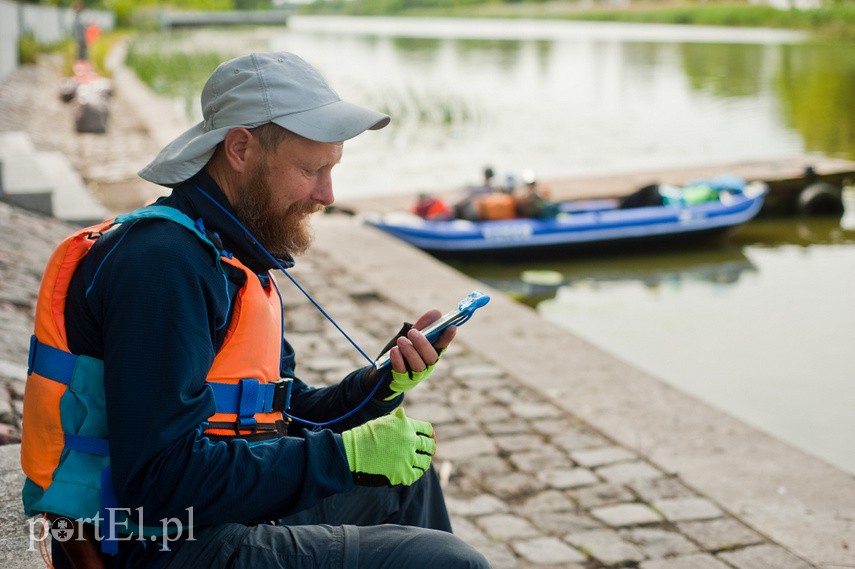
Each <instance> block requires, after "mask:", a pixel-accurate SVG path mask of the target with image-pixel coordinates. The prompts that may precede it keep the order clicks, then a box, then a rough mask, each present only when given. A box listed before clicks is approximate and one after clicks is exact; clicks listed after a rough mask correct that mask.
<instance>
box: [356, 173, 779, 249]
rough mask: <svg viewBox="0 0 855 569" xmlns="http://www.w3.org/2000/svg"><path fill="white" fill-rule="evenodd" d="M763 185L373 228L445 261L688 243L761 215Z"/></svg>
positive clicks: (408, 220) (384, 220) (377, 219)
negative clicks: (687, 199)
mask: <svg viewBox="0 0 855 569" xmlns="http://www.w3.org/2000/svg"><path fill="white" fill-rule="evenodd" d="M766 192H767V187H766V185H765V184H763V183H762V182H752V183H751V184H744V185H742V187H729V188H727V189H724V190H721V191H720V192H718V197H717V199H714V200H710V201H704V202H701V203H695V204H691V205H689V204H685V203H680V200H679V199H676V198H674V197H673V196H672V198H671V199H669V200H665V202H666V203H664V204H662V205H653V206H643V205H642V206H638V207H622V206H621V204H620V202H619V201H618V200H586V201H568V202H560V203H558V204H557V208H556V209H557V215H554V216H552V217H550V218H516V219H505V220H498V221H468V220H462V219H453V220H449V221H429V220H425V219H422V218H420V217H418V216H416V215H413V214H409V213H404V212H390V213H385V214H376V215H373V216H366V218H365V221H366V223H368V224H370V225H372V226H374V227H376V228H378V229H381V230H383V231H385V232H387V233H389V234H391V235H394V236H395V237H397V238H399V239H402V240H403V241H406V242H407V243H410V244H411V245H414V246H415V247H418V248H419V249H423V250H424V251H427V252H429V253H432V254H434V255H436V256H440V257H478V258H483V257H487V256H497V257H507V256H511V255H520V256H522V255H531V254H541V253H542V254H557V253H565V252H574V251H576V252H578V251H583V250H600V249H604V248H618V249H627V250H628V249H631V248H635V247H637V246H650V245H656V244H663V243H667V242H679V243H685V242H688V241H689V240H695V239H699V238H710V237H714V236H718V235H722V234H724V233H727V232H728V231H730V230H732V229H734V228H736V227H737V226H739V225H741V224H743V223H745V222H747V221H749V220H750V219H752V218H753V217H754V216H756V215H757V213H758V212H759V211H760V208H761V207H762V206H763V200H764V198H765V196H766Z"/></svg>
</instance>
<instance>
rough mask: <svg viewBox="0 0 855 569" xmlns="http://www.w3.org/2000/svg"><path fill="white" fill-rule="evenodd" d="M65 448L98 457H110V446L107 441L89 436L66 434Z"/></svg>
mask: <svg viewBox="0 0 855 569" xmlns="http://www.w3.org/2000/svg"><path fill="white" fill-rule="evenodd" d="M65 448H67V449H71V450H76V451H78V452H85V453H86V454H94V455H96V456H110V445H109V444H108V443H107V439H101V438H98V437H90V436H87V435H74V434H72V433H65Z"/></svg>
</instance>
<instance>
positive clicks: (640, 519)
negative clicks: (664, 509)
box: [591, 504, 662, 528]
mask: <svg viewBox="0 0 855 569" xmlns="http://www.w3.org/2000/svg"><path fill="white" fill-rule="evenodd" d="M591 515H592V516H594V517H595V518H597V519H598V520H600V521H602V522H603V523H605V524H606V525H609V526H611V527H615V528H618V527H627V526H638V525H643V524H653V523H658V522H661V521H662V517H661V516H660V515H659V514H658V513H656V512H655V511H654V510H652V509H651V508H650V507H649V506H647V505H645V504H617V505H615V506H603V507H602V508H594V509H593V510H591Z"/></svg>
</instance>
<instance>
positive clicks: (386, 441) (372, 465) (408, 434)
mask: <svg viewBox="0 0 855 569" xmlns="http://www.w3.org/2000/svg"><path fill="white" fill-rule="evenodd" d="M341 438H342V440H343V441H344V452H345V454H347V464H348V466H349V467H350V471H351V472H352V473H353V481H354V482H356V483H357V484H359V485H362V486H388V485H393V486H394V485H397V484H403V485H404V486H409V485H410V484H412V483H413V482H415V481H416V480H418V479H419V478H420V477H421V476H422V474H424V473H425V471H426V470H427V469H428V467H429V466H430V462H431V458H432V457H433V453H434V452H436V441H434V439H433V426H432V425H431V424H430V423H426V422H424V421H417V420H416V419H410V418H409V417H407V416H406V415H405V414H404V409H403V408H402V407H398V408H397V409H395V411H394V412H393V413H392V414H391V415H384V416H383V417H379V418H377V419H374V420H372V421H368V422H367V423H365V424H363V425H360V426H358V427H354V428H353V429H350V430H348V431H344V432H343V433H342V434H341Z"/></svg>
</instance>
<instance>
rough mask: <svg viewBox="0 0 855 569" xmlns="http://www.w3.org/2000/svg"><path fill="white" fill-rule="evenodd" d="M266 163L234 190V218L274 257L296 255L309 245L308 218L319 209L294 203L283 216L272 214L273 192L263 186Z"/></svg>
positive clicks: (321, 207)
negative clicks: (235, 214) (235, 215)
mask: <svg viewBox="0 0 855 569" xmlns="http://www.w3.org/2000/svg"><path fill="white" fill-rule="evenodd" d="M268 172H269V168H268V166H267V163H266V162H265V163H263V164H262V165H261V166H259V167H258V168H257V169H256V170H255V171H254V172H253V173H252V174H251V175H250V178H249V180H247V183H246V184H245V185H244V186H243V187H240V188H238V192H237V197H236V199H235V203H234V209H235V212H236V213H237V216H238V219H240V221H241V223H243V224H244V226H245V227H246V228H247V229H248V230H249V232H250V233H251V234H252V235H253V237H255V238H256V239H257V240H258V242H259V243H261V244H262V245H263V246H264V248H265V249H267V250H268V251H269V252H270V253H271V254H272V255H273V256H274V257H279V258H282V257H288V256H297V255H300V254H302V253H304V252H305V251H306V249H308V248H309V245H311V243H312V230H311V226H310V225H309V216H310V214H312V213H317V212H319V211H321V210H322V209H323V206H322V205H320V204H315V203H301V202H296V203H293V204H291V205H290V206H289V207H288V209H287V210H286V211H285V213H282V214H276V213H273V192H272V190H271V189H270V184H268V183H267V175H268Z"/></svg>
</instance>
